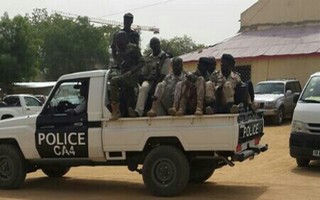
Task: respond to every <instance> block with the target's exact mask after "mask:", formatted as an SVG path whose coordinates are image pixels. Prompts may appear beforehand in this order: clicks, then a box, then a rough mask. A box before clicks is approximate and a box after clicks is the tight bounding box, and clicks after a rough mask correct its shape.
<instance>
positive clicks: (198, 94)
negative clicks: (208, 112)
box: [169, 57, 210, 115]
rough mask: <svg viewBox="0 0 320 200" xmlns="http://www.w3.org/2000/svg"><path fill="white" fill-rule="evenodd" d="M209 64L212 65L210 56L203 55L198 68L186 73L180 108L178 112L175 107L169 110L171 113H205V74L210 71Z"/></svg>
mask: <svg viewBox="0 0 320 200" xmlns="http://www.w3.org/2000/svg"><path fill="white" fill-rule="evenodd" d="M208 65H210V61H209V58H207V57H201V58H200V59H199V62H198V67H197V70H196V71H194V72H191V73H188V74H187V75H186V79H185V80H183V82H182V86H181V98H180V101H179V110H178V111H177V112H176V110H175V108H174V107H173V108H172V109H170V110H169V114H170V115H184V114H195V115H202V114H203V104H204V96H205V76H207V73H208V72H207V71H208V70H207V68H208Z"/></svg>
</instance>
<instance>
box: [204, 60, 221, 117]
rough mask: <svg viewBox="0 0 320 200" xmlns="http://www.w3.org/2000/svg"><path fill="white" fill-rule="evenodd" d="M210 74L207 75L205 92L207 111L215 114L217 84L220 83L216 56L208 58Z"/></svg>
mask: <svg viewBox="0 0 320 200" xmlns="http://www.w3.org/2000/svg"><path fill="white" fill-rule="evenodd" d="M208 61H209V64H208V68H207V69H208V75H207V77H206V93H205V107H206V109H205V113H206V114H213V113H214V107H215V104H216V95H215V92H216V85H217V84H218V76H219V71H216V65H217V62H216V59H215V58H214V57H209V58H208Z"/></svg>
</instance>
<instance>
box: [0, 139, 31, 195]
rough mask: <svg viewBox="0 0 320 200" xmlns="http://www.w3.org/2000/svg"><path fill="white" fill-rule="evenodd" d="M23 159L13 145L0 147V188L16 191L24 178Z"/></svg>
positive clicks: (24, 165)
mask: <svg viewBox="0 0 320 200" xmlns="http://www.w3.org/2000/svg"><path fill="white" fill-rule="evenodd" d="M26 174H27V172H26V164H25V159H24V157H23V155H22V153H21V152H20V150H19V149H18V148H17V147H16V146H13V145H9V144H2V145H0V188H1V189H17V188H19V187H21V185H22V183H23V182H24V180H25V178H26Z"/></svg>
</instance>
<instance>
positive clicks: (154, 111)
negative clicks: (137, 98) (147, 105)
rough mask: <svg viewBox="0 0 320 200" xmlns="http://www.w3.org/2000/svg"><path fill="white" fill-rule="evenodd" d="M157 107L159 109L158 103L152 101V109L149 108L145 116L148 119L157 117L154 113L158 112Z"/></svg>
mask: <svg viewBox="0 0 320 200" xmlns="http://www.w3.org/2000/svg"><path fill="white" fill-rule="evenodd" d="M158 107H159V101H157V100H156V101H153V102H152V107H151V109H150V110H149V111H148V112H147V115H148V116H149V117H155V116H157V113H156V111H157V110H158Z"/></svg>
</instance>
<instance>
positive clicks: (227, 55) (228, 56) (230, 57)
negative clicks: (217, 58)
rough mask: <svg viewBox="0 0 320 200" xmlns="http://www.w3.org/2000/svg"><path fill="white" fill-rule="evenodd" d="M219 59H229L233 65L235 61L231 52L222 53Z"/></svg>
mask: <svg viewBox="0 0 320 200" xmlns="http://www.w3.org/2000/svg"><path fill="white" fill-rule="evenodd" d="M221 60H225V61H229V62H230V63H231V64H233V65H234V64H235V63H236V61H235V59H234V57H233V56H232V55H231V54H223V55H222V57H221Z"/></svg>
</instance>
